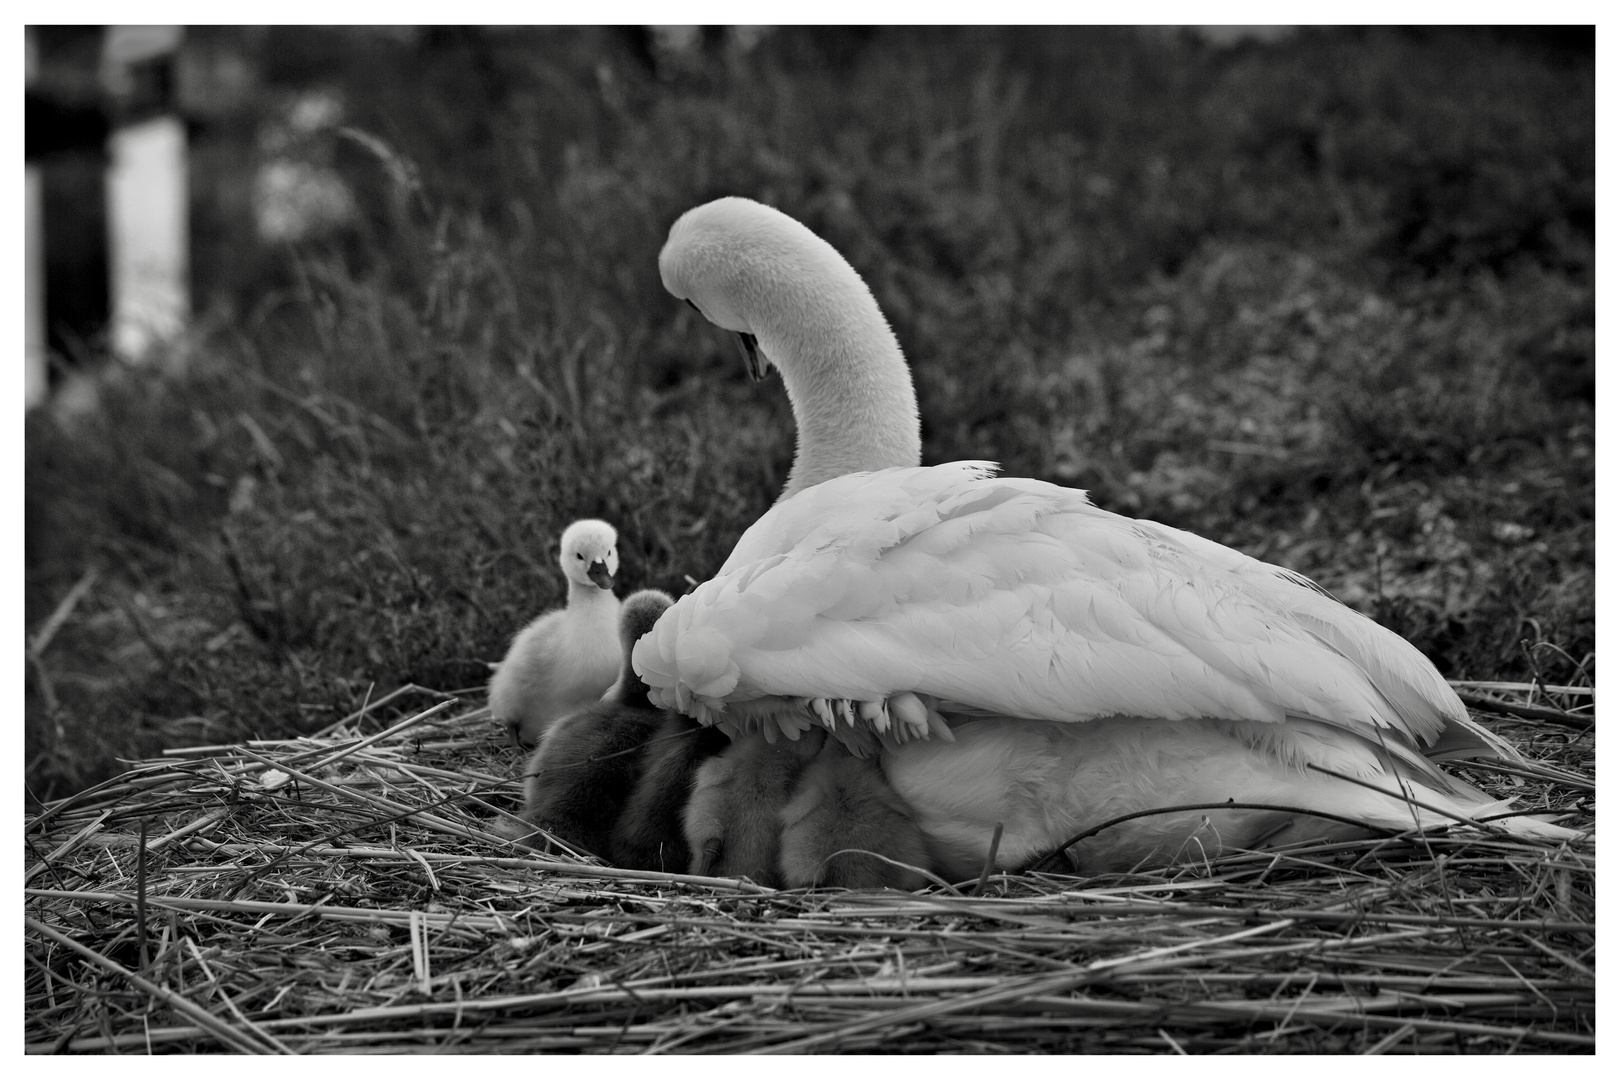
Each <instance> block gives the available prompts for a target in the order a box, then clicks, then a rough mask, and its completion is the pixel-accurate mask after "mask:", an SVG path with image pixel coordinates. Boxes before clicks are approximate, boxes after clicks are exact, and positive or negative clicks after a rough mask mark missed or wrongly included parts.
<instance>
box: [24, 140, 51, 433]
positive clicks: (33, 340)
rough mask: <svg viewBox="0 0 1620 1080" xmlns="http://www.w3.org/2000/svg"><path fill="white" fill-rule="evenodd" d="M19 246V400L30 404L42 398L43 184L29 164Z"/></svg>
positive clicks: (43, 296) (34, 168)
mask: <svg viewBox="0 0 1620 1080" xmlns="http://www.w3.org/2000/svg"><path fill="white" fill-rule="evenodd" d="M23 202H24V206H25V209H24V211H23V213H24V214H25V215H26V217H25V222H24V225H23V249H24V251H25V252H26V256H25V257H26V259H27V260H28V262H27V265H26V266H25V267H24V269H23V298H24V300H23V302H24V304H25V306H26V307H27V311H26V312H25V313H24V315H23V330H24V334H25V341H26V344H25V345H24V348H23V364H24V367H23V400H24V401H25V402H26V403H27V405H28V407H29V408H33V407H34V406H35V405H38V404H39V403H40V402H42V401H44V400H45V387H46V374H45V372H46V367H45V184H44V182H43V180H42V179H41V177H40V170H39V166H37V165H33V164H29V165H27V166H25V171H24V173H23Z"/></svg>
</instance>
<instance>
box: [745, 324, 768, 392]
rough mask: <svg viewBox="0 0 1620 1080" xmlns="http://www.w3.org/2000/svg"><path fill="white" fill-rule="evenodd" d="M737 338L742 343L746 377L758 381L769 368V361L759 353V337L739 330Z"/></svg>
mask: <svg viewBox="0 0 1620 1080" xmlns="http://www.w3.org/2000/svg"><path fill="white" fill-rule="evenodd" d="M737 340H738V341H740V342H741V343H742V351H743V363H744V364H745V365H747V367H748V377H749V378H750V379H753V380H754V381H755V382H759V380H761V379H763V378H764V377H765V373H766V372H768V371H770V370H771V362H770V361H769V360H767V359H765V358H764V357H763V356H761V355H760V354H759V339H758V338H756V337H755V336H754V335H753V334H745V333H743V332H742V331H741V330H739V331H737Z"/></svg>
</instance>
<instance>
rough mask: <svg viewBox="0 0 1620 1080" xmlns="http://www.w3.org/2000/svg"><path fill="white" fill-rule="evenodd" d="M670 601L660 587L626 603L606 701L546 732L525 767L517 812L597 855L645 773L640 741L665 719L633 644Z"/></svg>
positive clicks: (606, 844)
mask: <svg viewBox="0 0 1620 1080" xmlns="http://www.w3.org/2000/svg"><path fill="white" fill-rule="evenodd" d="M670 603H671V601H670V598H669V596H668V595H667V594H665V593H662V592H660V591H658V590H657V589H644V590H642V591H641V592H638V593H636V594H634V595H633V596H631V597H629V598H628V599H626V600H625V602H624V606H623V608H622V609H621V610H620V613H619V637H620V647H621V648H620V652H621V656H622V658H623V660H622V666H621V670H620V673H619V681H618V682H617V683H615V684H614V685H613V688H612V690H611V691H610V692H609V695H608V696H607V697H606V698H604V699H603V700H601V701H599V702H598V703H596V704H595V705H590V706H587V707H585V708H583V709H580V710H578V711H577V712H574V713H571V714H569V715H568V716H565V717H563V718H562V719H561V720H558V721H557V722H556V723H555V724H553V725H552V726H551V727H550V728H549V729H547V731H546V733H545V735H544V736H542V737H541V740H540V746H539V747H538V748H537V749H536V750H535V752H534V754H533V756H532V757H531V758H530V759H529V763H528V767H527V768H526V769H525V770H524V776H525V783H524V807H523V813H522V814H521V815H519V816H520V817H521V818H522V819H523V820H524V821H526V822H528V823H529V824H531V825H535V826H539V827H541V828H544V829H546V830H548V831H550V832H552V833H553V834H555V835H556V836H558V837H560V838H561V839H563V840H565V841H567V842H568V843H569V844H572V845H576V846H578V847H582V848H584V849H586V850H587V851H590V852H592V853H594V854H598V855H604V856H605V855H607V854H608V852H609V850H610V838H611V836H612V833H613V827H614V823H615V822H616V821H617V820H618V817H619V811H620V809H621V808H622V807H623V805H624V803H625V801H626V800H627V799H628V798H629V797H630V794H631V792H632V791H633V790H634V788H635V786H636V781H637V779H638V778H639V776H640V773H641V763H642V753H641V750H642V746H643V744H644V743H646V741H647V740H648V739H649V738H651V737H652V736H653V734H654V733H655V732H656V731H657V730H658V728H659V726H660V725H661V724H662V723H663V720H664V714H663V712H662V711H660V710H659V709H657V708H655V707H653V706H652V705H650V704H649V703H648V701H647V687H646V684H645V683H643V682H642V681H641V680H640V679H639V678H638V677H637V676H636V673H635V672H634V671H633V670H632V669H631V667H630V647H631V646H632V645H634V644H635V642H636V639H637V638H639V637H641V635H642V634H644V633H646V632H647V630H648V629H650V628H651V627H652V624H653V623H655V622H657V621H658V616H660V615H662V614H663V612H664V609H665V608H667V607H669V605H670Z"/></svg>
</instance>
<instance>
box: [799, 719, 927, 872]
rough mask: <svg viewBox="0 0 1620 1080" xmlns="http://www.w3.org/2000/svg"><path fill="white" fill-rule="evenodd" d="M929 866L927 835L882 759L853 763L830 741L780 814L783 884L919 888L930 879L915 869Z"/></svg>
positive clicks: (850, 755) (835, 743) (855, 760)
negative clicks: (891, 783) (892, 783)
mask: <svg viewBox="0 0 1620 1080" xmlns="http://www.w3.org/2000/svg"><path fill="white" fill-rule="evenodd" d="M867 852H874V853H876V855H872V854H866V853H867ZM876 856H885V857H886V858H878V857H876ZM887 860H893V861H892V862H890V861H887ZM931 862H932V859H931V853H930V849H929V845H928V842H927V840H926V839H925V838H924V836H923V832H922V830H921V829H920V828H918V826H917V823H916V821H915V820H914V819H913V817H912V814H911V810H910V808H909V807H907V805H906V804H905V802H904V801H903V800H902V799H901V798H900V796H898V795H896V794H895V792H894V789H893V788H892V787H890V786H889V781H888V779H887V778H886V777H885V776H884V775H883V770H882V768H881V767H880V766H879V764H878V761H877V759H875V758H858V757H855V756H854V755H852V754H850V753H849V752H848V751H847V750H845V749H844V747H843V745H842V744H840V743H838V742H835V741H831V740H829V741H828V744H827V746H826V748H825V749H824V750H822V752H821V753H820V754H819V755H818V756H817V757H816V759H815V760H814V761H812V762H811V763H810V764H809V766H808V767H806V769H805V771H804V775H803V776H801V777H800V779H799V786H798V790H797V791H796V792H795V793H794V795H793V800H792V801H791V802H789V803H788V805H787V806H786V807H784V808H783V810H782V850H781V855H780V864H781V869H782V879H783V882H784V884H785V885H786V886H787V887H788V888H800V887H805V886H832V887H836V888H845V889H906V890H912V889H920V888H923V887H924V886H925V885H927V884H928V879H927V878H925V877H924V876H923V875H922V874H921V873H920V872H918V871H917V870H914V869H911V867H928V866H930V864H931ZM897 863H898V864H904V865H896V864H897Z"/></svg>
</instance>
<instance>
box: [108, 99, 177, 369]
mask: <svg viewBox="0 0 1620 1080" xmlns="http://www.w3.org/2000/svg"><path fill="white" fill-rule="evenodd" d="M111 150H112V167H111V172H110V175H109V177H108V184H107V200H108V206H107V218H108V221H107V228H108V232H109V235H108V237H107V262H108V269H109V272H110V274H111V277H112V309H113V310H112V335H111V336H112V347H113V351H114V352H115V353H117V354H118V356H119V357H120V358H122V359H125V360H133V361H139V360H141V359H143V358H144V357H145V356H146V354H147V351H148V350H149V349H150V348H151V347H152V346H153V345H154V344H157V343H158V342H161V341H169V340H173V339H174V338H175V337H177V336H178V335H179V333H180V331H181V330H182V329H184V327H185V323H186V317H187V315H188V314H189V313H190V310H191V295H190V288H189V286H188V284H187V280H186V278H187V274H188V273H189V264H188V260H187V257H186V248H187V244H188V237H187V231H188V230H187V220H186V209H187V198H188V192H187V185H186V131H185V127H184V126H183V125H182V124H181V122H180V121H179V120H178V119H177V118H175V117H173V116H154V117H153V118H151V119H150V120H144V121H142V122H140V123H138V124H133V125H131V126H129V127H125V128H119V129H118V130H117V131H115V132H113V135H112V140H111Z"/></svg>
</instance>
